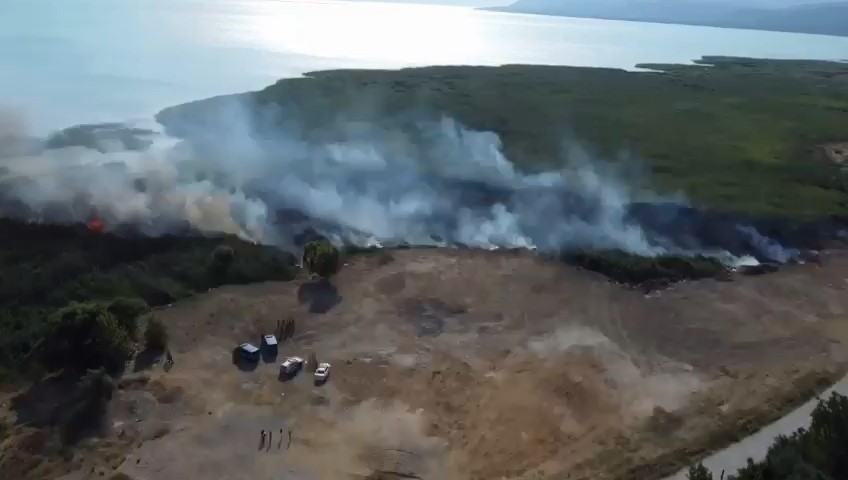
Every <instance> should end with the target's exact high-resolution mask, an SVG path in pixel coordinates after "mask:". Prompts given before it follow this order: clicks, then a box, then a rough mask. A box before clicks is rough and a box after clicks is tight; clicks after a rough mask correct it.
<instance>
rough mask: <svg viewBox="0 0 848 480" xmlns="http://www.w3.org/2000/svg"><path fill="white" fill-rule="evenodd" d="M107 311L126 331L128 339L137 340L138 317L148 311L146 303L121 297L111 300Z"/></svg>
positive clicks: (138, 299)
mask: <svg viewBox="0 0 848 480" xmlns="http://www.w3.org/2000/svg"><path fill="white" fill-rule="evenodd" d="M107 309H108V310H109V313H111V314H112V315H113V316H114V317H115V319H116V320H117V321H118V323H119V324H120V325H121V327H123V328H124V330H126V331H127V334H128V335H129V336H130V338H131V339H133V340H138V317H139V316H141V315H142V314H145V313H147V312H149V311H150V306H149V305H147V302H145V301H144V300H143V299H141V298H126V297H121V298H116V299H115V300H112V302H110V303H109V305H108V307H107Z"/></svg>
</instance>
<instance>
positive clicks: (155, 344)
mask: <svg viewBox="0 0 848 480" xmlns="http://www.w3.org/2000/svg"><path fill="white" fill-rule="evenodd" d="M144 346H145V347H146V348H147V349H148V350H153V351H160V352H161V351H163V350H165V348H166V347H167V346H168V329H167V328H166V327H165V323H163V322H162V320H160V319H159V318H158V317H150V320H148V321H147V328H146V329H145V330H144Z"/></svg>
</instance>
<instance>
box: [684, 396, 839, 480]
mask: <svg viewBox="0 0 848 480" xmlns="http://www.w3.org/2000/svg"><path fill="white" fill-rule="evenodd" d="M688 477H689V479H690V480H713V478H714V477H713V475H712V473H711V472H709V471H708V470H707V469H706V468H704V467H703V465H700V464H698V465H694V466H692V467H691V468H690V469H689V475H688ZM727 478H728V480H837V479H844V478H848V397H845V396H842V395H839V394H837V393H834V394H833V395H831V397H830V398H828V399H826V400H820V401H819V404H818V405H817V406H816V408H815V410H814V411H813V415H812V422H811V424H810V427H809V428H802V429H799V430H798V431H796V432H795V433H793V434H792V435H790V436H780V437H778V438H777V439H776V440H775V441H774V443H773V444H772V446H771V447H770V448H769V451H768V454H767V455H766V458H765V459H764V460H762V461H760V462H754V461H751V460H748V465H747V466H745V467H744V468H742V469H741V470H739V471H738V472H737V473H736V474H735V475H729V476H728V477H727Z"/></svg>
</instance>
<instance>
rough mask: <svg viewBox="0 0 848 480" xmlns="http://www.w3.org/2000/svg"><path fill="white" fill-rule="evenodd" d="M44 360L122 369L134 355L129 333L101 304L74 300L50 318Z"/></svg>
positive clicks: (52, 363) (88, 367) (112, 369)
mask: <svg viewBox="0 0 848 480" xmlns="http://www.w3.org/2000/svg"><path fill="white" fill-rule="evenodd" d="M44 342H45V343H44V345H45V346H44V354H45V357H44V358H45V361H46V362H47V364H48V365H51V366H54V367H66V366H71V367H74V368H79V369H92V368H94V369H97V368H101V367H102V368H105V369H106V370H107V371H108V372H117V371H120V370H121V369H122V368H123V367H124V364H125V363H126V361H127V360H128V359H129V357H130V355H132V342H131V341H130V336H129V332H127V330H126V329H125V328H124V326H123V325H122V324H121V323H120V322H118V321H117V319H116V318H115V317H114V316H113V315H112V313H111V312H109V310H108V308H107V307H106V306H105V305H103V304H99V303H74V304H71V305H69V306H68V307H65V308H63V309H60V310H59V311H57V312H56V313H55V314H53V315H52V316H51V317H50V319H49V320H48V333H47V337H46V338H45V339H44Z"/></svg>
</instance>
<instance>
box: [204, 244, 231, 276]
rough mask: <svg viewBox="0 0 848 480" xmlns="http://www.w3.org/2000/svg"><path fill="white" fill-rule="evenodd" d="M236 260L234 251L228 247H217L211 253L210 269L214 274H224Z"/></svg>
mask: <svg viewBox="0 0 848 480" xmlns="http://www.w3.org/2000/svg"><path fill="white" fill-rule="evenodd" d="M235 258H236V251H235V250H233V247H231V246H229V245H218V246H217V247H215V250H213V251H212V260H211V263H210V267H211V268H212V271H214V272H216V273H226V272H227V270H229V269H230V266H231V265H232V264H233V261H234V260H235Z"/></svg>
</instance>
